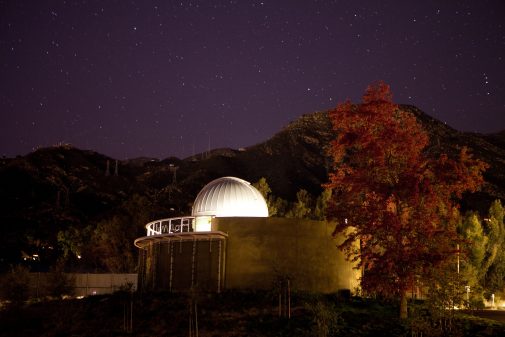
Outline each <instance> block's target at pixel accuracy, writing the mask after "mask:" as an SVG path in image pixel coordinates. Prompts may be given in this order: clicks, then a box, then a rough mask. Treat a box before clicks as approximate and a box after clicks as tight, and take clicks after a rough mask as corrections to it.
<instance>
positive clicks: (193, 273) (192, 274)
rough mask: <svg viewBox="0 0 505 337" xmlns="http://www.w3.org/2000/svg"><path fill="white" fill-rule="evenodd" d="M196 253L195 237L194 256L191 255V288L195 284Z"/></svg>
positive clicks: (194, 242) (194, 241)
mask: <svg viewBox="0 0 505 337" xmlns="http://www.w3.org/2000/svg"><path fill="white" fill-rule="evenodd" d="M195 253H196V238H194V239H193V256H192V257H191V288H193V286H194V285H195V255H196V254H195Z"/></svg>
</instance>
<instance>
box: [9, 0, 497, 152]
mask: <svg viewBox="0 0 505 337" xmlns="http://www.w3.org/2000/svg"><path fill="white" fill-rule="evenodd" d="M503 22H505V4H504V2H503V1H501V0H496V1H485V0H484V1H292V0H291V1H267V0H264V1H210V0H205V1H178V2H175V1H166V0H164V1H146V0H143V1H122V0H117V1H98V0H97V1H47V2H46V1H23V0H12V1H5V0H3V1H2V0H0V154H3V155H7V156H14V155H18V154H26V153H28V152H30V151H32V150H33V149H34V148H36V147H39V146H50V145H53V144H57V143H60V142H64V143H70V144H72V145H74V146H76V147H79V148H85V149H92V150H95V151H98V152H101V153H104V154H107V155H110V156H112V157H115V158H119V159H124V158H133V157H138V156H152V157H158V158H165V157H168V156H173V155H174V156H179V157H186V156H189V155H191V154H193V153H198V152H201V151H205V150H206V149H207V147H208V144H209V141H210V146H211V147H212V148H217V147H232V148H238V147H245V146H249V145H253V144H255V143H258V142H261V141H264V140H266V139H268V138H269V137H271V136H272V135H273V134H274V133H276V132H277V131H279V130H280V129H281V128H282V127H283V126H285V125H286V124H287V123H288V122H290V121H292V120H295V119H296V118H297V117H299V116H300V115H302V114H304V113H310V112H313V111H317V110H326V109H329V108H332V107H334V106H335V105H336V104H337V103H338V102H342V101H344V100H345V99H351V100H353V101H359V100H360V97H361V95H362V93H363V92H364V90H365V88H366V86H367V85H368V84H369V83H370V82H373V81H376V80H384V81H386V82H387V83H389V84H390V85H391V87H392V90H393V93H394V99H395V101H396V102H397V103H406V104H413V105H416V106H418V107H419V108H421V109H422V110H424V111H425V112H427V113H428V114H430V115H432V116H433V117H435V118H437V119H440V120H441V121H444V122H446V123H447V124H448V125H450V126H452V127H454V128H456V129H459V130H464V131H477V132H486V133H487V132H496V131H499V130H503V129H505V27H504V24H503Z"/></svg>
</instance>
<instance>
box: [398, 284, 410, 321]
mask: <svg viewBox="0 0 505 337" xmlns="http://www.w3.org/2000/svg"><path fill="white" fill-rule="evenodd" d="M407 316H408V312H407V295H406V294H405V291H403V292H402V295H401V298H400V319H407Z"/></svg>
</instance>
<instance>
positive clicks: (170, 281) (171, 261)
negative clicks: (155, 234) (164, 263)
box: [168, 240, 174, 292]
mask: <svg viewBox="0 0 505 337" xmlns="http://www.w3.org/2000/svg"><path fill="white" fill-rule="evenodd" d="M168 245H169V247H170V278H169V289H170V292H172V275H173V272H174V267H173V266H174V245H173V244H172V241H171V240H169V241H168Z"/></svg>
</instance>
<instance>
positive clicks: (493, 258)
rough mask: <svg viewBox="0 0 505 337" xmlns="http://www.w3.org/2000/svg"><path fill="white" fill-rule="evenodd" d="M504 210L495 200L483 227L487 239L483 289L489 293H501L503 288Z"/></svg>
mask: <svg viewBox="0 0 505 337" xmlns="http://www.w3.org/2000/svg"><path fill="white" fill-rule="evenodd" d="M504 213H505V210H504V208H503V206H502V204H501V202H500V201H499V200H495V201H494V202H493V203H492V204H491V207H490V208H489V215H488V218H486V219H485V221H484V225H485V229H486V232H487V235H488V237H489V244H488V249H487V251H486V259H485V261H484V265H485V268H486V269H485V273H486V275H485V288H486V290H488V291H489V292H490V293H495V292H498V291H503V288H504V286H505V252H504V250H503V246H504V244H505V224H504V222H503V219H504Z"/></svg>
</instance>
